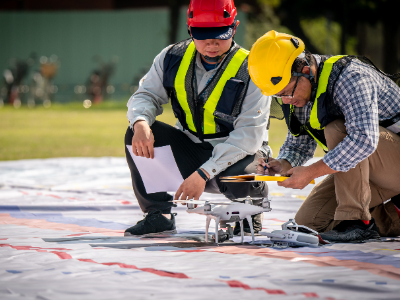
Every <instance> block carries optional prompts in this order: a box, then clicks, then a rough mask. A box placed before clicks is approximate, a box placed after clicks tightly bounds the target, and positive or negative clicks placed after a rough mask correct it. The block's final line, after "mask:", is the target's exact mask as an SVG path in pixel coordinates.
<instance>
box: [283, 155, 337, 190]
mask: <svg viewBox="0 0 400 300" xmlns="http://www.w3.org/2000/svg"><path fill="white" fill-rule="evenodd" d="M337 172H338V171H335V170H332V169H331V168H329V167H328V166H327V165H326V164H325V163H324V162H323V160H322V159H321V160H319V161H317V162H316V163H313V164H312V165H309V166H307V167H294V168H292V169H290V170H289V171H288V172H287V176H290V178H288V179H286V180H284V181H281V182H278V185H279V186H283V187H286V188H292V189H303V188H304V187H305V186H307V185H308V184H309V183H310V182H311V181H312V180H313V179H315V178H317V177H320V176H323V175H327V174H334V173H337Z"/></svg>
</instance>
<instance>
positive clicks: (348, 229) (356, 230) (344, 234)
mask: <svg viewBox="0 0 400 300" xmlns="http://www.w3.org/2000/svg"><path fill="white" fill-rule="evenodd" d="M319 235H320V236H321V238H322V239H323V240H325V241H328V242H331V243H363V242H365V241H369V240H375V241H380V238H381V237H380V235H379V232H378V227H376V224H375V221H374V219H371V221H369V224H368V225H365V223H364V222H363V221H361V220H350V221H342V222H340V224H339V225H337V226H336V227H335V228H333V229H332V230H331V231H328V232H323V233H320V234H319Z"/></svg>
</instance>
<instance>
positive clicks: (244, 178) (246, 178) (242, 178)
mask: <svg viewBox="0 0 400 300" xmlns="http://www.w3.org/2000/svg"><path fill="white" fill-rule="evenodd" d="M288 178H290V177H286V176H268V175H259V174H246V175H236V176H226V177H221V182H257V181H284V180H286V179H288ZM310 183H311V184H315V180H314V179H313V180H312V181H311V182H310Z"/></svg>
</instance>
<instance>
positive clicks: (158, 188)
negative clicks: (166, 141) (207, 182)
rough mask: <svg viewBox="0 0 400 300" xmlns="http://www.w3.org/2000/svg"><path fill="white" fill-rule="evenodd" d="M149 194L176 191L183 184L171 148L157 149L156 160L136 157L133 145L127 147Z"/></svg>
mask: <svg viewBox="0 0 400 300" xmlns="http://www.w3.org/2000/svg"><path fill="white" fill-rule="evenodd" d="M126 147H127V148H128V150H129V153H130V154H131V156H132V159H133V161H134V162H135V164H136V167H137V168H138V170H139V173H140V176H142V180H143V183H144V187H145V188H146V192H147V193H148V194H151V193H157V192H168V191H171V192H172V191H176V190H177V189H178V188H179V186H180V185H181V184H182V182H183V178H182V175H181V173H180V172H179V169H178V166H177V165H176V162H175V158H174V155H173V154H172V149H171V146H169V145H167V146H163V147H155V148H154V158H153V159H151V158H146V157H141V156H135V155H133V153H132V145H126Z"/></svg>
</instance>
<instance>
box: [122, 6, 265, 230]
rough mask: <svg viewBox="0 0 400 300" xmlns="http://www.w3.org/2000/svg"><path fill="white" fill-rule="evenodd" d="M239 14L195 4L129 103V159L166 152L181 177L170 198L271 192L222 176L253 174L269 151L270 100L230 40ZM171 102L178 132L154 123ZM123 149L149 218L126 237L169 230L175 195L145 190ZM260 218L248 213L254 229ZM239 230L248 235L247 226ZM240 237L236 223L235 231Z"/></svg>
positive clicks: (229, 8) (262, 185) (244, 55)
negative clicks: (182, 32)
mask: <svg viewBox="0 0 400 300" xmlns="http://www.w3.org/2000/svg"><path fill="white" fill-rule="evenodd" d="M236 15H237V11H236V7H235V5H234V3H233V1H232V0H192V1H191V2H190V5H189V9H188V11H187V26H188V32H189V34H190V36H191V37H190V38H189V39H187V40H183V41H181V42H178V43H176V44H174V45H170V46H168V47H167V48H165V49H164V50H162V51H161V53H160V54H158V55H157V56H156V58H155V59H154V62H153V65H152V67H151V68H150V70H149V72H148V73H147V74H146V75H145V76H144V77H143V78H142V79H141V81H140V85H139V89H138V90H137V92H135V93H134V94H133V95H132V97H131V98H130V99H129V102H128V105H127V106H128V114H127V116H128V119H129V122H130V126H129V128H128V130H127V132H126V136H125V145H127V147H129V148H130V147H131V149H132V153H133V156H142V157H146V158H148V159H152V158H154V148H155V147H162V146H167V145H169V146H170V147H171V149H172V152H173V155H174V158H175V162H173V163H176V165H177V167H178V169H179V171H180V173H181V175H182V177H183V178H184V181H183V182H182V184H181V186H180V187H179V188H178V190H177V192H176V194H175V199H193V198H194V199H199V197H200V195H201V194H202V193H203V191H204V190H206V191H207V192H212V193H222V194H223V195H225V196H226V197H227V198H229V199H238V198H242V197H246V196H250V197H252V198H253V199H260V200H262V198H263V197H266V196H267V194H268V188H267V186H266V184H265V183H240V184H237V183H236V184H235V183H223V182H221V181H220V179H219V177H220V176H229V175H237V174H244V173H252V172H255V171H256V166H257V159H258V158H259V157H265V156H266V155H268V151H269V147H268V145H267V141H266V133H267V131H266V127H267V122H268V117H269V106H270V98H269V97H266V96H263V95H262V94H261V91H260V90H259V89H258V88H257V87H256V86H255V85H254V83H253V82H252V81H251V79H250V76H249V73H248V70H247V56H248V51H246V50H244V49H243V48H242V47H240V46H239V45H237V44H236V43H235V42H234V41H233V36H234V34H235V32H236V28H237V26H238V25H239V21H237V20H236V19H235V17H236ZM169 99H171V104H172V109H173V112H174V115H175V117H176V118H177V119H178V122H177V124H176V126H175V127H176V128H174V127H172V126H169V125H167V124H164V123H162V122H159V121H156V120H155V117H156V116H157V115H160V114H162V112H163V109H162V104H166V103H168V102H169ZM263 141H264V142H263ZM125 151H126V158H127V162H128V164H129V168H130V170H131V175H132V185H133V189H134V192H135V195H136V198H137V199H138V202H139V205H140V207H141V209H142V210H143V212H144V213H147V215H146V217H145V218H144V219H143V220H142V221H139V222H138V223H137V224H136V225H134V226H132V227H130V228H128V229H127V230H126V231H125V235H142V234H147V233H156V232H165V231H174V230H175V218H174V215H173V214H171V206H172V203H171V202H170V200H172V196H171V195H169V194H167V193H166V192H158V193H147V192H146V189H145V186H144V184H143V181H142V178H141V175H140V173H139V171H138V169H137V167H136V165H135V163H134V161H133V159H132V156H131V154H130V153H129V151H128V149H127V148H126V149H125ZM166 163H167V162H166ZM168 163H170V162H168ZM261 217H262V215H261V214H260V215H255V216H253V227H254V229H255V232H258V231H260V230H261V225H262V219H261ZM237 224H238V223H237ZM243 227H244V231H248V232H250V228H249V224H248V223H247V224H246V223H245V224H244V225H243ZM239 232H240V227H239V226H236V227H235V233H239Z"/></svg>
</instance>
